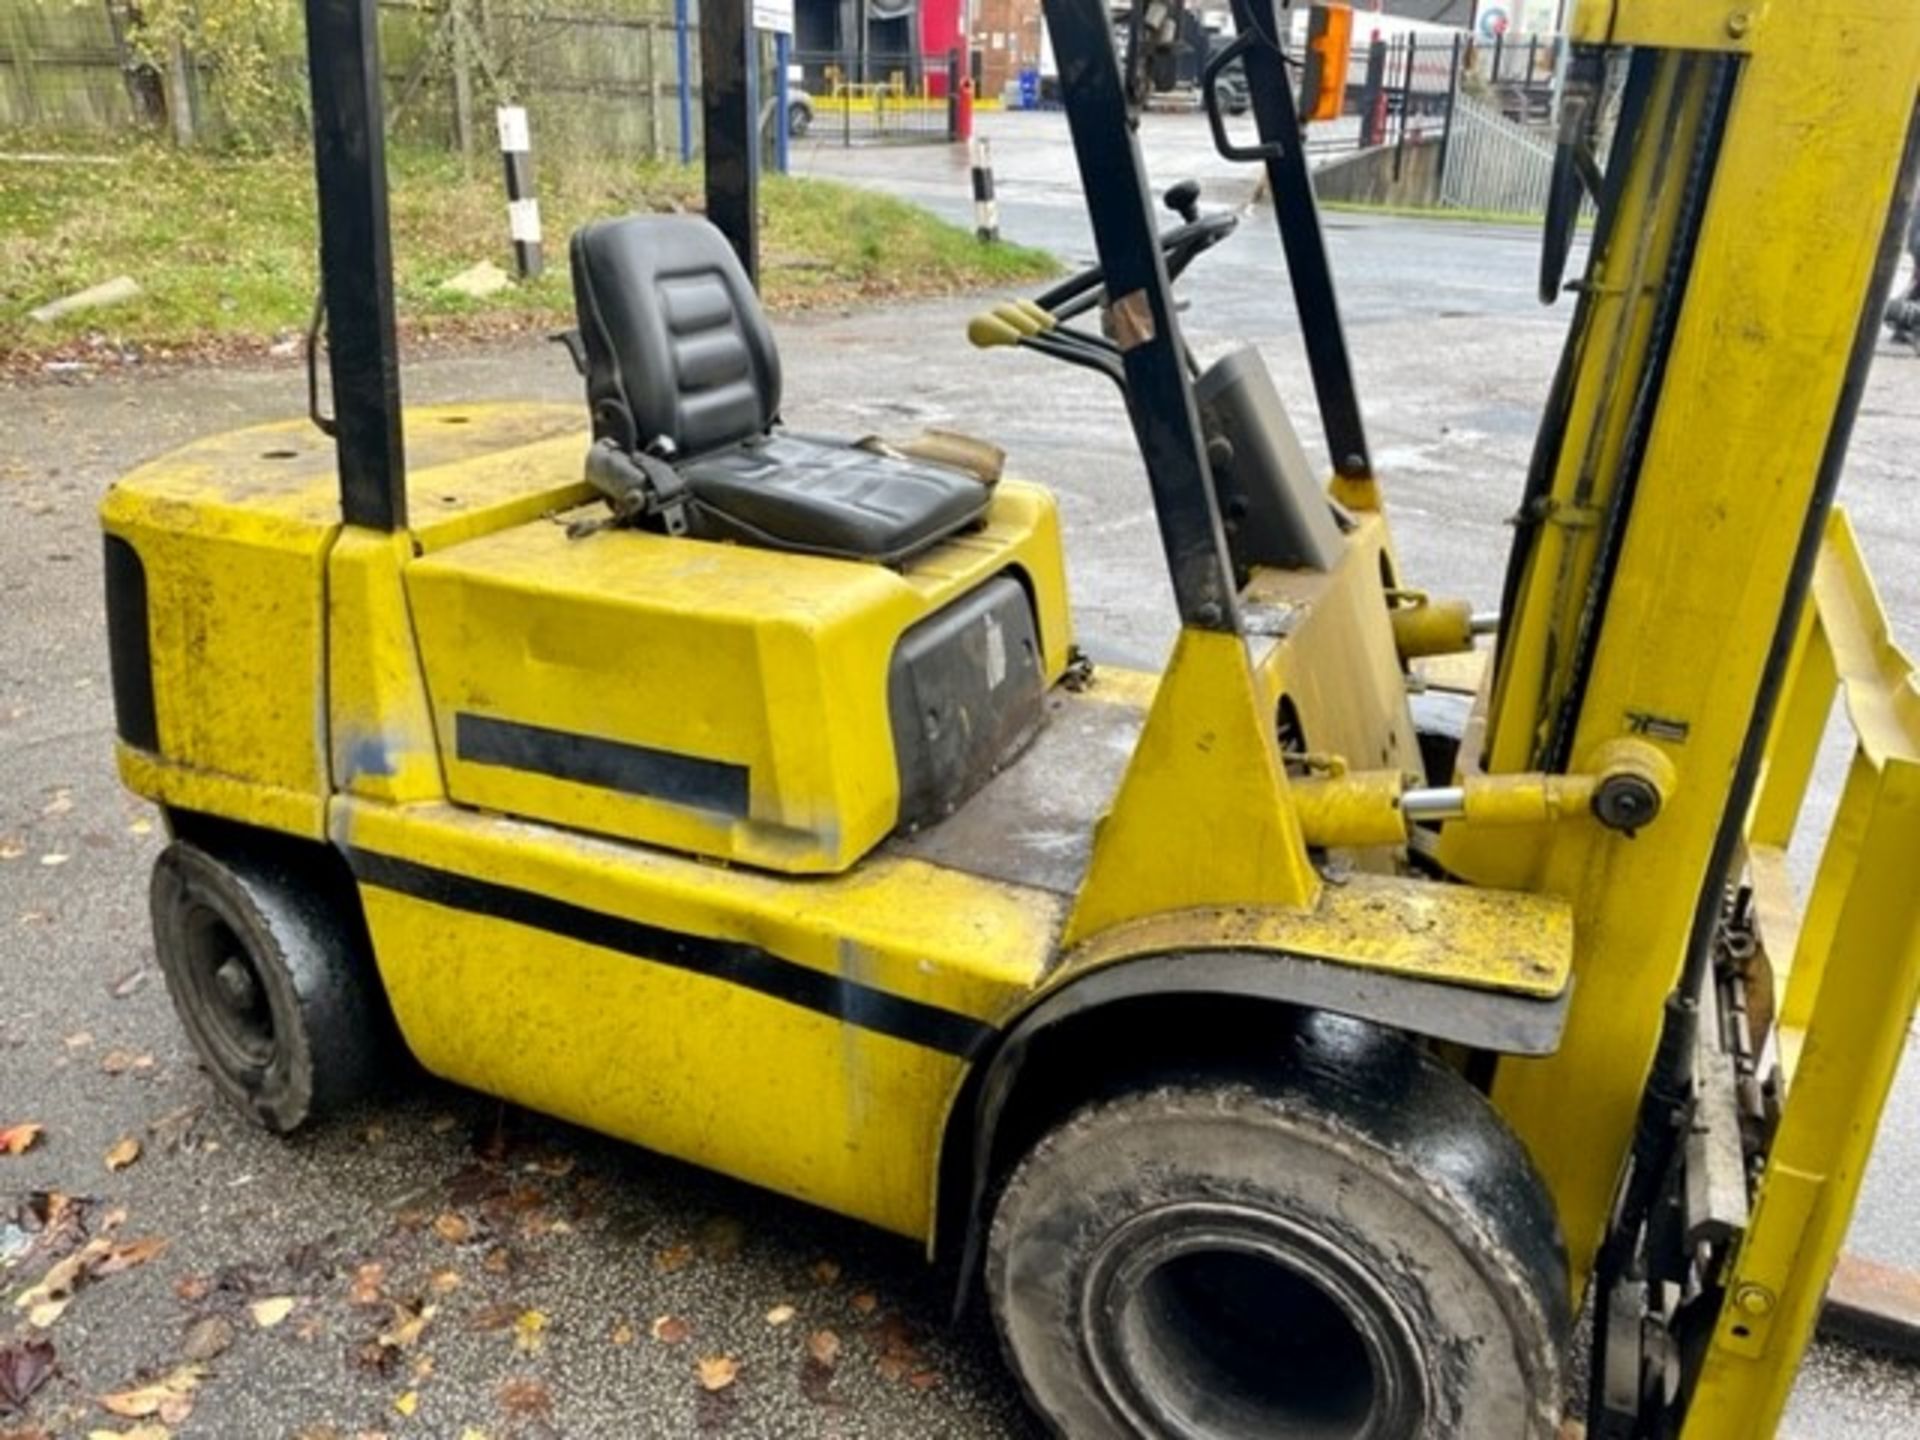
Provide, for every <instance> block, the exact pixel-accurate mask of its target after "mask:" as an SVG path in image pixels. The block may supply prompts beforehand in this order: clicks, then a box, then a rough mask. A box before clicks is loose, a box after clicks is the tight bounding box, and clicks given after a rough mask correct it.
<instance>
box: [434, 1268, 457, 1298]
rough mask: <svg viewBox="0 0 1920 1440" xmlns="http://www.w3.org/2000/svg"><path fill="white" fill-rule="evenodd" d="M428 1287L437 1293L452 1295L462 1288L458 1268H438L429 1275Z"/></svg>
mask: <svg viewBox="0 0 1920 1440" xmlns="http://www.w3.org/2000/svg"><path fill="white" fill-rule="evenodd" d="M427 1288H428V1289H429V1290H431V1291H432V1292H433V1293H434V1294H436V1295H451V1294H452V1293H453V1292H454V1291H456V1290H458V1289H459V1288H460V1272H459V1271H458V1270H436V1271H434V1272H433V1274H431V1275H429V1276H428V1277H427Z"/></svg>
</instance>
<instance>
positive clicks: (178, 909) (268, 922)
mask: <svg viewBox="0 0 1920 1440" xmlns="http://www.w3.org/2000/svg"><path fill="white" fill-rule="evenodd" d="M315 858H316V860H324V859H325V858H327V857H325V856H316V857H315ZM335 890H336V887H334V886H331V885H328V884H326V883H324V882H322V881H321V880H319V879H317V878H316V877H315V876H314V875H312V874H302V873H298V870H297V868H296V867H295V866H294V864H292V863H291V861H290V859H288V858H283V857H278V856H276V855H275V854H274V853H273V852H272V851H271V849H270V848H267V847H263V853H262V854H261V855H260V856H257V857H255V856H249V857H248V858H245V859H241V858H239V857H238V856H231V857H229V856H216V855H214V854H212V853H210V852H208V851H206V850H203V849H201V848H200V847H199V846H197V845H193V844H190V843H188V842H185V841H179V842H176V843H175V844H173V845H170V846H168V847H167V849H166V850H165V851H164V852H163V853H162V854H161V856H160V858H159V860H158V861H156V862H155V864H154V867H153V884H152V889H151V902H152V909H153V933H154V945H155V949H156V950H157V951H158V953H159V958H160V969H161V971H162V973H163V974H164V975H165V976H166V980H167V990H168V993H169V994H171V995H172V997H173V1005H174V1009H175V1011H176V1012H177V1013H178V1014H179V1016H180V1021H181V1024H182V1025H183V1026H184V1028H185V1029H186V1032H187V1037H188V1038H189V1039H190V1040H191V1041H192V1042H193V1047H194V1049H195V1050H196V1051H198V1052H199V1055H200V1058H201V1060H202V1061H203V1062H204V1064H205V1065H206V1068H207V1070H208V1072H209V1073H210V1074H211V1075H212V1076H213V1081H214V1084H215V1085H216V1086H217V1087H218V1088H219V1089H220V1091H221V1093H222V1094H224V1095H225V1096H226V1097H227V1098H228V1099H229V1100H231V1101H233V1102H234V1104H236V1105H237V1106H239V1107H240V1109H242V1110H244V1111H245V1112H246V1113H247V1114H249V1115H251V1116H252V1117H253V1118H254V1119H255V1120H257V1121H259V1122H260V1123H261V1124H262V1125H264V1126H266V1127H267V1128H268V1129H269V1130H274V1131H279V1132H281V1133H285V1132H287V1131H291V1130H294V1129H297V1128H298V1127H299V1126H301V1125H302V1124H305V1123H306V1122H307V1121H308V1120H311V1119H314V1118H317V1117H319V1116H322V1115H325V1114H329V1113H332V1112H334V1111H337V1110H340V1109H342V1108H344V1107H346V1106H348V1105H350V1104H352V1103H353V1102H355V1101H357V1100H360V1099H362V1098H364V1097H365V1096H366V1095H368V1094H369V1093H371V1092H372V1091H374V1090H375V1089H376V1088H378V1086H379V1085H380V1084H381V1082H382V1081H384V1080H385V1079H386V1078H387V1077H388V1076H389V1074H390V1073H391V1067H392V1065H393V1063H394V1059H395V1056H396V1053H397V1046H396V1045H395V1043H394V1039H393V1031H392V1021H391V1018H390V1017H389V1015H388V1012H387V1008H386V1000H385V996H384V994H383V993H382V992H381V991H380V988H379V981H378V979H377V977H376V976H375V975H374V973H373V967H372V964H371V961H370V958H369V956H368V954H367V946H366V940H365V934H364V930H363V927H362V925H361V922H360V919H359V914H358V911H357V909H356V908H355V907H353V906H352V905H351V904H350V903H347V901H348V898H349V897H344V896H341V895H339V894H337V893H335Z"/></svg>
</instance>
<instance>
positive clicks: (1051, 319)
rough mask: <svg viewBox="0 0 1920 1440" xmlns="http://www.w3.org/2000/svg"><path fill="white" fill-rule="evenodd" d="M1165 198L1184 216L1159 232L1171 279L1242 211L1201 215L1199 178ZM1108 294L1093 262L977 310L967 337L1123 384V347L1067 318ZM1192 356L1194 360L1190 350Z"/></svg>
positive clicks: (1223, 235)
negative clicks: (1029, 294)
mask: <svg viewBox="0 0 1920 1440" xmlns="http://www.w3.org/2000/svg"><path fill="white" fill-rule="evenodd" d="M1162 198H1163V199H1164V201H1165V202H1166V206H1167V208H1168V209H1169V210H1172V211H1173V212H1174V213H1175V214H1177V215H1179V216H1180V223H1179V224H1178V225H1175V226H1172V227H1171V228H1169V229H1167V230H1163V231H1161V232H1160V237H1159V240H1160V254H1161V257H1162V259H1163V261H1164V262H1165V264H1166V267H1167V279H1168V280H1169V281H1173V280H1177V279H1179V278H1180V276H1181V275H1182V274H1183V273H1185V271H1186V269H1187V267H1188V266H1189V265H1191V264H1193V262H1194V261H1195V260H1197V259H1199V258H1200V256H1202V255H1204V254H1205V253H1206V252H1207V251H1209V250H1211V249H1212V248H1213V247H1214V246H1216V245H1218V244H1219V243H1220V242H1221V241H1222V240H1224V239H1226V238H1227V236H1229V235H1231V234H1232V233H1233V232H1234V230H1235V229H1237V228H1238V227H1239V224H1240V217H1239V216H1238V215H1235V214H1233V213H1232V212H1231V211H1223V212H1221V213H1219V214H1217V215H1202V214H1201V213H1200V182H1199V181H1197V180H1182V181H1181V182H1180V183H1179V184H1177V185H1174V186H1172V187H1171V188H1169V189H1168V191H1167V193H1166V194H1165V195H1164V196H1163V197H1162ZM1106 298H1107V276H1106V272H1105V271H1104V270H1102V269H1101V267H1100V266H1098V265H1089V266H1088V267H1087V268H1086V269H1084V270H1082V271H1080V272H1079V273H1077V274H1074V275H1069V276H1068V277H1067V278H1066V279H1065V280H1062V281H1061V282H1060V283H1059V284H1057V285H1054V286H1052V287H1051V288H1050V289H1047V290H1044V291H1042V292H1041V293H1040V294H1039V295H1038V296H1036V297H1035V298H1034V299H1032V300H1013V301H1008V302H1007V303H1005V304H1002V305H996V306H995V307H994V308H993V309H992V310H990V311H988V312H987V313H986V314H983V315H976V316H975V317H974V318H973V320H972V322H971V323H970V324H969V325H968V326H967V338H968V339H969V340H971V341H972V342H973V343H974V344H975V345H977V346H980V347H982V348H985V347H987V346H992V345H1021V346H1024V347H1026V348H1027V349H1029V350H1037V351H1039V352H1040V353H1041V354H1042V355H1051V356H1053V357H1054V358H1055V359H1057V360H1065V361H1066V362H1067V363H1068V364H1070V365H1079V366H1083V367H1085V368H1086V369H1089V370H1097V371H1099V372H1100V373H1101V374H1102V375H1105V376H1106V377H1107V378H1108V379H1109V380H1111V381H1113V382H1114V383H1115V384H1116V385H1118V386H1120V388H1121V389H1123V390H1124V389H1125V388H1126V370H1125V367H1124V366H1123V365H1122V364H1121V359H1120V347H1119V346H1118V345H1116V344H1115V343H1114V342H1113V341H1112V340H1111V339H1109V338H1108V337H1107V336H1105V335H1094V334H1089V333H1088V332H1087V331H1085V330H1081V329H1078V328H1077V327H1074V326H1071V325H1068V324H1066V323H1064V322H1066V321H1068V320H1071V319H1073V318H1074V317H1075V316H1077V315H1083V314H1085V313H1086V312H1087V311H1089V310H1092V309H1094V308H1095V307H1097V306H1099V305H1101V304H1104V303H1105V301H1106ZM1188 361H1189V364H1191V363H1192V357H1191V356H1189V357H1188Z"/></svg>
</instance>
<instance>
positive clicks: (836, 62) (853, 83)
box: [789, 50, 965, 145]
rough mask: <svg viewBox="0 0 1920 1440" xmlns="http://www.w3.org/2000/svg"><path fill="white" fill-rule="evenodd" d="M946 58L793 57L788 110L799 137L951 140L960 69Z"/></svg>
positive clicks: (956, 58)
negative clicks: (791, 91)
mask: <svg viewBox="0 0 1920 1440" xmlns="http://www.w3.org/2000/svg"><path fill="white" fill-rule="evenodd" d="M964 64H965V59H964V57H963V56H962V55H960V54H959V53H958V52H955V53H953V54H947V55H876V54H872V53H868V54H864V55H860V54H851V53H844V52H831V51H817V50H802V51H795V52H794V54H793V57H792V68H791V70H790V72H789V73H790V76H791V77H792V78H791V79H790V81H789V83H790V85H791V86H792V87H793V91H794V95H795V98H794V99H793V100H791V101H790V102H789V111H790V113H791V114H792V117H793V121H794V129H795V131H796V132H803V133H801V134H800V138H802V139H806V140H816V141H822V142H825V143H828V144H836V143H837V144H842V145H852V144H856V143H867V142H874V141H908V142H912V141H923V142H939V141H945V140H948V139H950V138H952V124H953V116H952V106H951V97H952V96H953V94H954V91H955V89H956V87H957V86H958V84H959V81H960V77H961V76H962V75H963V74H964V71H963V70H962V69H961V68H960V67H961V66H963V65H964Z"/></svg>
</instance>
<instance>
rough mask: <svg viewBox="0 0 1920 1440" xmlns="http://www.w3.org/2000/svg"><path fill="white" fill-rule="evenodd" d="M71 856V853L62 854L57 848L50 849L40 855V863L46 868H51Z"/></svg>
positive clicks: (64, 861) (61, 863) (63, 862)
mask: <svg viewBox="0 0 1920 1440" xmlns="http://www.w3.org/2000/svg"><path fill="white" fill-rule="evenodd" d="M72 858H73V857H72V856H71V855H62V854H61V853H60V852H59V851H57V850H50V851H48V852H47V853H46V854H45V855H42V856H41V857H40V863H41V864H42V865H45V866H47V867H48V868H52V867H53V866H55V865H64V864H66V863H67V861H69V860H71V859H72Z"/></svg>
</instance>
